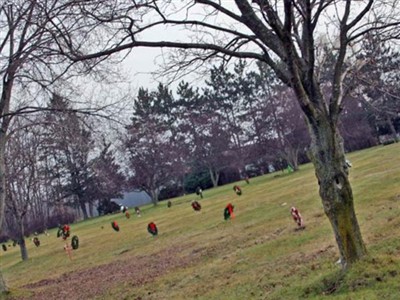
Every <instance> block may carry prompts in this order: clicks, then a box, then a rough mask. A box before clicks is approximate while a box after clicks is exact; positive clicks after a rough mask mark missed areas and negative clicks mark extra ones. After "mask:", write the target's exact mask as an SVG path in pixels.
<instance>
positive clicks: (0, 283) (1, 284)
mask: <svg viewBox="0 0 400 300" xmlns="http://www.w3.org/2000/svg"><path fill="white" fill-rule="evenodd" d="M7 293H8V288H7V285H6V282H5V281H4V279H3V274H1V272H0V296H1V295H4V294H7Z"/></svg>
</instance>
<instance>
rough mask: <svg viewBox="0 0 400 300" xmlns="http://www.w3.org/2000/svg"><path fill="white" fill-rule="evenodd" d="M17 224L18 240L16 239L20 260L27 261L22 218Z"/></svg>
mask: <svg viewBox="0 0 400 300" xmlns="http://www.w3.org/2000/svg"><path fill="white" fill-rule="evenodd" d="M17 222H18V223H19V224H18V225H19V232H20V235H19V238H18V243H19V249H20V251H21V258H22V260H24V261H25V260H28V250H27V249H26V243H25V228H24V221H23V218H22V217H21V218H20V219H19V220H18V221H17Z"/></svg>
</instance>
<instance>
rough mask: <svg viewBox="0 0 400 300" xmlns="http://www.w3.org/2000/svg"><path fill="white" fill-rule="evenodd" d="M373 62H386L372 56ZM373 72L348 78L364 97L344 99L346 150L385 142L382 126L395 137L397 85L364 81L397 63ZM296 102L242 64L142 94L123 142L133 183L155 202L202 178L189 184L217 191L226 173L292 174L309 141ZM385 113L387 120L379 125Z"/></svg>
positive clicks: (264, 70)
mask: <svg viewBox="0 0 400 300" xmlns="http://www.w3.org/2000/svg"><path fill="white" fill-rule="evenodd" d="M368 51H369V49H368V48H366V49H365V51H364V53H368ZM392 54H393V55H392V57H397V56H398V54H397V53H393V52H392ZM375 59H376V60H378V59H379V60H383V59H385V57H381V56H379V55H376V53H375ZM374 66H375V68H374ZM374 66H372V67H371V66H369V67H368V68H366V69H365V70H363V71H362V72H361V71H360V72H359V73H358V74H355V76H357V77H354V78H353V80H358V83H357V91H364V92H363V93H361V94H360V93H349V94H348V95H347V96H346V97H345V98H344V100H343V108H342V109H343V113H342V117H341V120H340V124H339V127H340V130H341V132H342V135H343V138H344V148H345V149H346V151H347V152H348V151H354V150H358V149H362V148H366V147H371V146H374V145H377V144H378V143H379V140H380V138H383V137H386V136H387V135H386V131H387V127H390V128H392V129H393V132H391V134H390V137H391V138H393V140H396V139H397V137H396V133H397V132H396V128H395V127H396V126H398V125H397V124H396V122H398V121H399V117H398V116H397V115H396V113H397V112H396V109H395V107H399V106H398V105H399V103H400V102H399V101H398V99H397V98H396V97H395V96H393V97H391V98H389V96H388V94H390V92H391V93H392V95H396V94H397V95H398V94H399V92H400V91H399V90H398V87H393V85H392V84H387V83H386V81H381V82H379V83H377V84H379V88H378V87H372V86H371V85H370V84H369V83H368V84H363V80H364V77H367V78H370V79H372V78H371V77H369V76H368V73H370V72H374V73H379V74H385V72H384V71H382V68H384V69H385V70H390V72H391V73H392V74H393V75H395V76H399V74H400V72H399V71H398V70H399V69H398V61H397V60H396V59H394V60H392V61H387V62H386V63H383V62H380V63H379V64H375V65H374ZM378 68H379V69H378ZM382 77H384V75H383V76H382ZM394 88H396V89H397V90H396V91H393V89H394ZM379 89H380V90H381V91H382V92H381V93H379V92H378V91H379ZM366 91H368V92H370V93H375V94H374V96H371V98H372V99H374V102H371V101H369V100H365V98H364V97H365V95H368V93H367V92H366ZM361 95H364V96H363V97H361ZM294 97H295V96H294V94H293V93H292V91H291V90H290V89H289V88H287V87H285V86H284V85H283V84H282V83H280V82H279V81H278V80H277V79H276V77H275V76H274V75H273V73H272V71H271V69H269V68H268V67H267V66H266V65H265V64H262V63H258V64H257V68H251V67H250V66H246V63H245V62H244V61H239V62H238V63H236V64H235V65H234V67H233V68H232V69H231V70H228V69H227V68H225V66H224V65H220V66H214V67H212V68H211V69H210V71H209V76H208V77H207V79H206V80H205V87H204V88H202V89H199V88H196V87H194V86H191V85H190V84H189V83H186V82H181V83H180V84H179V86H178V87H177V90H176V91H174V92H173V91H171V90H169V89H168V87H166V86H164V85H161V84H160V85H159V86H158V88H157V89H156V90H154V91H149V90H147V89H145V88H141V89H140V90H139V92H138V95H137V98H136V99H135V104H134V115H133V117H132V119H131V122H132V123H131V124H130V125H129V126H128V135H127V138H126V146H127V149H128V153H129V160H130V167H131V168H132V170H133V173H134V176H133V178H132V180H133V182H132V184H133V185H134V186H137V187H141V188H143V189H144V190H146V191H147V192H148V193H149V194H150V195H151V196H152V198H153V201H154V203H157V201H158V195H159V193H160V189H161V188H163V187H164V188H167V189H168V186H171V188H170V189H168V190H169V192H170V194H167V195H177V194H179V192H180V193H184V192H193V191H194V190H195V188H196V186H197V185H201V183H200V182H199V181H200V180H198V182H195V184H194V185H193V184H192V182H191V181H189V182H188V179H189V178H191V177H193V176H194V177H196V175H198V173H200V174H202V173H207V175H208V176H206V177H208V178H209V180H210V183H212V185H213V186H217V185H218V184H219V182H220V176H221V174H223V173H224V171H226V172H229V173H236V174H237V175H236V176H234V177H233V178H232V179H234V180H237V179H239V178H243V177H244V176H248V175H250V176H252V175H259V174H264V173H267V172H269V170H277V169H283V168H286V167H287V166H288V165H290V166H291V167H292V168H293V169H294V170H297V169H298V165H299V161H300V162H305V161H307V160H308V157H307V151H308V146H309V144H310V140H309V135H308V132H307V126H306V122H305V120H304V119H303V116H302V115H301V113H300V107H299V106H298V105H297V104H296V103H295V102H294V101H293V98H294ZM381 99H382V100H381ZM383 99H384V100H383ZM382 101H384V102H385V104H383V103H382ZM378 103H379V105H380V106H381V108H379V109H378V108H377V106H376V104H378ZM383 105H385V109H382V106H383ZM388 106H391V107H392V109H389V108H388ZM383 113H385V116H387V115H391V117H389V118H383V119H382V117H381V116H382V114H383ZM399 130H400V128H397V131H399ZM197 177H198V176H197ZM228 181H229V179H228V180H226V181H223V182H222V183H225V182H228ZM185 183H186V184H185ZM202 184H203V186H202V188H206V187H208V186H209V184H208V183H207V181H205V182H203V183H202ZM171 189H172V191H171ZM174 189H175V191H173V190H174Z"/></svg>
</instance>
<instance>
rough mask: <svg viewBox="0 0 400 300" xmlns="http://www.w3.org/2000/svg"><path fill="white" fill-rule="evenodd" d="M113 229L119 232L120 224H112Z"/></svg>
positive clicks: (114, 222)
mask: <svg viewBox="0 0 400 300" xmlns="http://www.w3.org/2000/svg"><path fill="white" fill-rule="evenodd" d="M111 227H112V228H113V229H114V230H115V231H117V232H118V231H119V226H118V223H117V222H116V221H113V222H111Z"/></svg>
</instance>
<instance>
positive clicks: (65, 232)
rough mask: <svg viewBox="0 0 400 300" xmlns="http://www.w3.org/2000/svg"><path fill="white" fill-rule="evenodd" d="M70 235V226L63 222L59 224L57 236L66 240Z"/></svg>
mask: <svg viewBox="0 0 400 300" xmlns="http://www.w3.org/2000/svg"><path fill="white" fill-rule="evenodd" d="M69 235H70V227H69V225H67V224H65V225H63V226H61V225H60V226H59V227H58V231H57V237H60V236H61V237H62V239H63V240H66V239H67V238H69Z"/></svg>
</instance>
